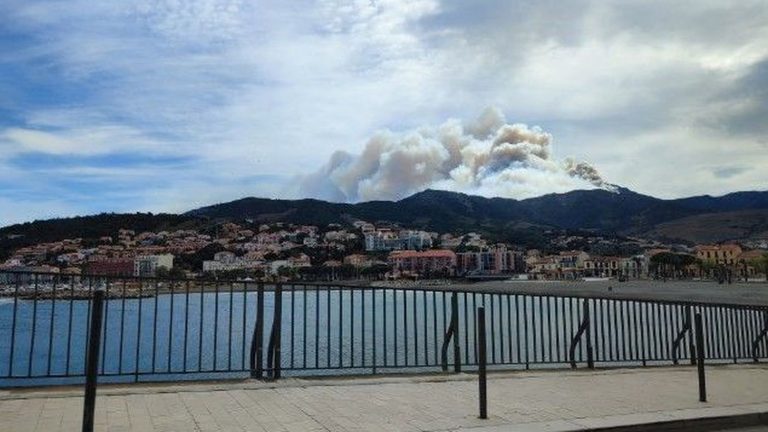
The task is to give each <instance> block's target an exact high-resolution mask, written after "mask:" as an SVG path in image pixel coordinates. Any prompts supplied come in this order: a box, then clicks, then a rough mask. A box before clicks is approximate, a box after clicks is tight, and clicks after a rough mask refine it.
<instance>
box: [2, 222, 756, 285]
mask: <svg viewBox="0 0 768 432" xmlns="http://www.w3.org/2000/svg"><path fill="white" fill-rule="evenodd" d="M537 246H538V247H535V248H534V247H530V245H528V246H526V244H525V243H524V242H522V241H521V242H520V244H517V243H514V242H502V241H499V239H490V238H484V237H483V236H481V235H480V234H478V233H473V232H469V233H437V232H426V231H420V230H416V229H410V228H407V227H399V226H397V225H392V224H378V225H377V224H373V223H369V222H365V221H354V222H352V223H350V224H348V225H346V226H342V225H339V224H329V225H327V226H315V225H293V224H286V223H275V224H255V223H252V222H248V221H245V222H243V223H241V224H236V223H222V224H219V225H216V226H215V227H212V228H208V229H207V230H201V231H195V230H177V231H171V232H168V231H160V232H140V233H136V232H134V231H132V230H128V229H120V230H119V231H117V232H116V233H115V235H114V236H103V237H101V238H98V239H83V238H73V239H64V240H61V241H55V242H48V243H34V244H28V245H25V246H23V247H19V248H17V249H15V250H8V251H3V255H4V256H5V259H4V262H3V263H2V264H0V270H3V271H6V272H37V273H45V274H47V275H41V276H40V277H39V278H38V279H37V282H38V284H37V290H38V292H37V294H35V295H41V296H45V295H47V294H46V293H51V295H54V294H53V288H51V287H48V286H47V285H46V281H49V280H52V277H53V276H54V275H57V276H58V277H57V281H59V282H60V283H62V285H61V286H59V287H58V288H57V290H59V291H60V294H57V295H73V294H72V292H73V291H74V292H81V291H83V290H87V289H88V287H83V286H81V284H80V282H79V279H78V276H80V275H103V276H120V277H130V276H135V277H158V278H162V279H168V278H170V279H187V278H191V279H202V280H208V281H214V280H238V281H245V282H249V281H263V282H288V281H296V282H316V281H322V282H334V283H348V284H358V285H366V284H368V283H370V282H371V281H419V283H420V284H422V285H423V284H425V283H428V282H427V280H435V281H436V283H434V284H438V285H439V284H442V282H440V281H450V282H451V283H456V280H457V279H461V280H474V281H486V280H494V279H513V280H516V281H532V280H536V281H555V280H557V281H580V280H584V281H600V280H610V279H613V280H615V281H617V282H625V281H628V280H664V281H666V280H687V281H701V280H714V281H717V282H718V283H733V282H759V281H766V277H767V276H766V273H767V272H768V239H762V240H759V239H758V240H754V239H753V240H744V241H740V242H728V243H723V244H699V245H695V244H678V243H664V242H661V241H658V240H650V239H642V238H636V237H618V236H613V237H611V236H604V235H591V234H584V233H580V234H574V233H569V232H564V231H563V232H558V231H552V232H551V233H550V234H549V235H548V236H547V237H546V238H545V239H543V240H541V241H539V242H538V244H537ZM6 279H7V278H6ZM4 282H6V283H7V282H8V281H7V280H5V281H4V280H2V279H0V293H5V294H6V295H7V293H8V290H9V289H12V288H14V287H10V288H9V287H8V286H5V287H4V288H1V286H2V284H3V283H4ZM16 282H18V280H17V281H16ZM32 282H33V281H31V280H30V281H22V287H21V289H22V291H23V292H24V295H32V293H30V290H34V289H35V288H34V286H32V287H30V285H34V284H31V283H32ZM395 284H396V283H395ZM122 288H123V287H121V289H122ZM124 288H125V289H126V291H127V292H128V293H129V295H132V296H135V295H142V294H140V293H138V292H136V291H137V290H138V288H137V287H136V286H135V284H132V283H131V282H130V281H128V282H127V283H126V286H125V287H124ZM162 288H163V287H161V289H162ZM14 289H15V288H14ZM67 292H69V294H66V293H67Z"/></svg>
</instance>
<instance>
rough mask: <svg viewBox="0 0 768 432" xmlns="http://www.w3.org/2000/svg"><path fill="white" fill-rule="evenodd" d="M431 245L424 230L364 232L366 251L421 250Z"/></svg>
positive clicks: (428, 236) (429, 237)
mask: <svg viewBox="0 0 768 432" xmlns="http://www.w3.org/2000/svg"><path fill="white" fill-rule="evenodd" d="M430 247H432V237H431V236H430V235H429V233H426V232H424V231H410V230H403V231H400V232H399V233H395V232H394V231H392V230H389V229H381V230H378V231H376V232H372V233H367V234H365V250H366V251H369V252H371V251H391V250H421V249H426V248H430Z"/></svg>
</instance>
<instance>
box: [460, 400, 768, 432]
mask: <svg viewBox="0 0 768 432" xmlns="http://www.w3.org/2000/svg"><path fill="white" fill-rule="evenodd" d="M752 426H768V404H753V405H740V406H733V407H713V408H696V409H686V410H679V411H662V412H653V413H638V414H627V415H617V416H609V417H595V418H578V419H570V420H555V421H548V422H534V423H522V424H500V425H494V426H480V427H470V428H461V429H453V430H452V432H585V431H591V432H645V431H654V432H656V431H661V432H686V431H695V432H708V431H723V430H730V429H737V428H746V427H752Z"/></svg>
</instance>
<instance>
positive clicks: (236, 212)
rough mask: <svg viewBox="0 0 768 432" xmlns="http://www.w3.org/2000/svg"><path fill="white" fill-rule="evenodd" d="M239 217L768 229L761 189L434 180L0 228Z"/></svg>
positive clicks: (167, 225) (9, 239)
mask: <svg viewBox="0 0 768 432" xmlns="http://www.w3.org/2000/svg"><path fill="white" fill-rule="evenodd" d="M244 219H251V220H253V221H254V222H258V223H262V222H290V223H300V224H318V225H324V224H329V223H344V222H351V221H353V220H356V219H362V220H366V221H371V222H378V221H387V222H392V223H397V224H400V225H402V226H404V227H412V228H419V229H425V230H430V231H438V232H470V231H477V232H481V233H484V234H486V235H488V236H489V237H490V238H495V239H496V240H499V241H509V242H517V243H526V242H527V241H528V240H530V239H531V238H532V237H536V236H539V235H541V233H542V232H544V231H546V230H549V229H552V228H560V229H569V230H588V231H593V232H596V233H605V234H612V235H640V236H646V237H649V238H660V239H666V240H672V241H686V242H691V243H705V242H719V241H725V240H738V239H747V238H763V237H765V236H768V191H764V192H736V193H731V194H728V195H724V196H721V197H711V196H696V197H689V198H682V199H672V200H663V199H659V198H654V197H651V196H647V195H642V194H639V193H636V192H633V191H631V190H629V189H626V188H619V189H618V193H615V192H610V191H606V190H600V189H595V190H576V191H571V192H567V193H562V194H549V195H544V196H540V197H536V198H529V199H524V200H515V199H506V198H485V197H480V196H473V195H466V194H461V193H456V192H447V191H438V190H425V191H423V192H420V193H417V194H415V195H412V196H410V197H407V198H405V199H402V200H400V201H395V202H392V201H370V202H362V203H357V204H348V203H332V202H326V201H320V200H315V199H300V200H276V199H266V198H243V199H239V200H236V201H232V202H227V203H221V204H216V205H212V206H207V207H202V208H198V209H195V210H191V211H189V212H186V213H184V214H181V215H168V214H157V215H152V214H102V215H97V216H83V217H78V218H67V219H51V220H47V221H35V222H29V223H25V224H17V225H12V226H8V227H4V228H0V252H7V251H9V250H11V249H14V248H18V247H21V246H25V245H27V244H34V243H37V242H45V241H54V240H61V239H64V238H76V237H82V238H98V237H100V236H108V235H114V234H115V233H116V232H117V230H118V229H119V228H128V229H134V230H137V231H145V230H154V231H160V230H172V229H197V230H205V229H209V228H210V227H211V226H213V225H214V224H215V223H218V222H220V221H226V220H233V221H238V220H244ZM529 243H530V242H529Z"/></svg>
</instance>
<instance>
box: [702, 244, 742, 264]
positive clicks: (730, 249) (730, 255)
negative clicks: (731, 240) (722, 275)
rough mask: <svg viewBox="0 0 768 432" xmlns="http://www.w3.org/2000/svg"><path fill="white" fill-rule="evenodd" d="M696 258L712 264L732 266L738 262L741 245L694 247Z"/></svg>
mask: <svg viewBox="0 0 768 432" xmlns="http://www.w3.org/2000/svg"><path fill="white" fill-rule="evenodd" d="M694 250H695V252H696V258H698V259H700V260H702V261H703V262H707V263H710V264H719V265H726V266H732V265H735V264H737V263H738V258H739V255H741V253H742V250H741V246H739V245H735V244H724V245H701V246H696V248H695V249H694Z"/></svg>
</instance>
